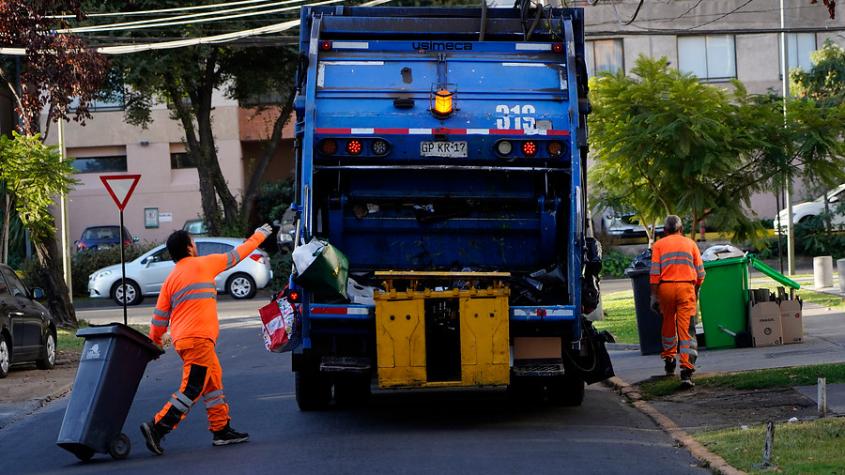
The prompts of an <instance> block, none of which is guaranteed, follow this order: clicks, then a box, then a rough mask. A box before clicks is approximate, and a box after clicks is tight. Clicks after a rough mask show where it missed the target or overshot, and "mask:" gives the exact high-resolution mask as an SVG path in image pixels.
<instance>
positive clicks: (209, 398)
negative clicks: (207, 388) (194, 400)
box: [203, 389, 223, 401]
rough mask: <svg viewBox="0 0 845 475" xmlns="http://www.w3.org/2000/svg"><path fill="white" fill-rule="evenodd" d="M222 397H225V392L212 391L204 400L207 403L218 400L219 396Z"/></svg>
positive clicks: (220, 390)
mask: <svg viewBox="0 0 845 475" xmlns="http://www.w3.org/2000/svg"><path fill="white" fill-rule="evenodd" d="M222 395H223V390H222V389H218V390H217V391H211V392H210V393H207V394H206V395H205V396H203V398H204V399H205V400H206V401H210V400H212V399H214V398H216V397H217V396H222Z"/></svg>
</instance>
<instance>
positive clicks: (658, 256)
mask: <svg viewBox="0 0 845 475" xmlns="http://www.w3.org/2000/svg"><path fill="white" fill-rule="evenodd" d="M649 282H650V283H652V284H659V283H660V282H694V283H695V284H696V285H701V283H702V282H704V263H703V262H702V261H701V253H700V252H699V250H698V246H697V245H696V244H695V242H694V241H693V240H692V239H689V238H687V237H684V236H682V235H681V234H670V235H669V236H666V237H664V238H662V239H660V240H659V241H657V242H656V243H654V246H653V247H652V249H651V273H650V274H649Z"/></svg>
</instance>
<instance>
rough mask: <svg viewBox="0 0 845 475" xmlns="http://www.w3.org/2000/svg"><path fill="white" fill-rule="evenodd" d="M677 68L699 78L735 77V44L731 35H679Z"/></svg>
mask: <svg viewBox="0 0 845 475" xmlns="http://www.w3.org/2000/svg"><path fill="white" fill-rule="evenodd" d="M678 69H680V70H681V71H682V72H685V73H691V74H694V75H696V76H697V77H698V78H699V79H708V80H719V79H730V78H735V77H736V46H735V44H734V37H733V36H731V35H705V36H681V37H679V38H678Z"/></svg>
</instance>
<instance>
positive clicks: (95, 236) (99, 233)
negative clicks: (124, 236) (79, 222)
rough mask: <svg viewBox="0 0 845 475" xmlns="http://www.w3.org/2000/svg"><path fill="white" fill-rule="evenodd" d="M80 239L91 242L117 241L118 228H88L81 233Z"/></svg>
mask: <svg viewBox="0 0 845 475" xmlns="http://www.w3.org/2000/svg"><path fill="white" fill-rule="evenodd" d="M124 233H126V231H124ZM82 239H85V240H91V241H101V240H102V241H105V240H108V241H119V240H120V228H118V227H117V226H102V227H98V228H88V229H86V230H85V232H84V233H82Z"/></svg>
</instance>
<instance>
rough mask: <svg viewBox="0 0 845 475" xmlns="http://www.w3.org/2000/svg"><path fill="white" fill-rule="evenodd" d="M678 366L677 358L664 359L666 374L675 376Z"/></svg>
mask: <svg viewBox="0 0 845 475" xmlns="http://www.w3.org/2000/svg"><path fill="white" fill-rule="evenodd" d="M676 366H677V362H675V358H664V359H663V370H664V371H666V376H673V375H674V374H675V367H676Z"/></svg>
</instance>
